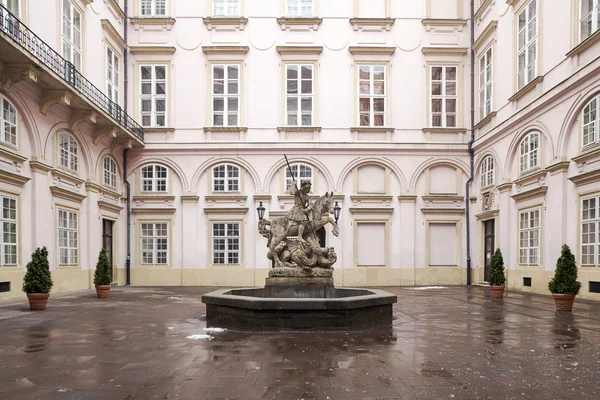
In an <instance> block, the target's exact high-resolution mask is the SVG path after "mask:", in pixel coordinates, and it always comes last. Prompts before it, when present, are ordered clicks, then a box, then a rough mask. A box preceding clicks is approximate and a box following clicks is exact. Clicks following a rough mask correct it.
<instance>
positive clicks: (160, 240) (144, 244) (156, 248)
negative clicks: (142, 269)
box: [140, 222, 169, 265]
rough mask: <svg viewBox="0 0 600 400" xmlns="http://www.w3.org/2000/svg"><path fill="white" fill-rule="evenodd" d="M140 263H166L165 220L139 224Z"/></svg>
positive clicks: (167, 229)
mask: <svg viewBox="0 0 600 400" xmlns="http://www.w3.org/2000/svg"><path fill="white" fill-rule="evenodd" d="M140 235H141V237H140V244H141V258H142V264H155V265H157V264H168V252H169V228H168V226H167V223H166V222H143V223H141V224H140Z"/></svg>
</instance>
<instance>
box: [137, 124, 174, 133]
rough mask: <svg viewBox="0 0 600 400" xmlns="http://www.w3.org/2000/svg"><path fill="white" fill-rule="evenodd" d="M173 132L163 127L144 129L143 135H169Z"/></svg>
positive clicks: (172, 129)
mask: <svg viewBox="0 0 600 400" xmlns="http://www.w3.org/2000/svg"><path fill="white" fill-rule="evenodd" d="M171 132H175V128H167V127H164V126H156V127H148V128H146V127H144V133H171Z"/></svg>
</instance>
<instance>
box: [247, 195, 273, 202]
mask: <svg viewBox="0 0 600 400" xmlns="http://www.w3.org/2000/svg"><path fill="white" fill-rule="evenodd" d="M252 198H253V199H254V201H268V202H270V201H271V199H272V198H273V196H271V195H270V194H255V195H254V196H253V197H252Z"/></svg>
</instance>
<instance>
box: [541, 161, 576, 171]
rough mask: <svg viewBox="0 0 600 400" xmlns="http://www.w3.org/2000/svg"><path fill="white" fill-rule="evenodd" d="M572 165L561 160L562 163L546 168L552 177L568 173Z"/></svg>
mask: <svg viewBox="0 0 600 400" xmlns="http://www.w3.org/2000/svg"><path fill="white" fill-rule="evenodd" d="M570 165H571V161H568V160H561V161H558V162H555V163H554V164H552V165H549V166H548V167H546V171H548V172H549V173H550V175H556V174H560V173H563V172H567V171H568V170H569V166H570Z"/></svg>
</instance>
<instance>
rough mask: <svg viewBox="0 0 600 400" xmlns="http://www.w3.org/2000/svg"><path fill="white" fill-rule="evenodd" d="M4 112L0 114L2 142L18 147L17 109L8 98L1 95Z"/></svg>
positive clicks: (0, 100) (0, 136)
mask: <svg viewBox="0 0 600 400" xmlns="http://www.w3.org/2000/svg"><path fill="white" fill-rule="evenodd" d="M0 103H2V110H1V113H0V141H1V142H2V143H5V144H9V145H12V146H16V145H17V109H16V108H15V107H14V106H13V105H12V103H11V102H10V101H8V99H7V98H5V97H3V96H2V95H0Z"/></svg>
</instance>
